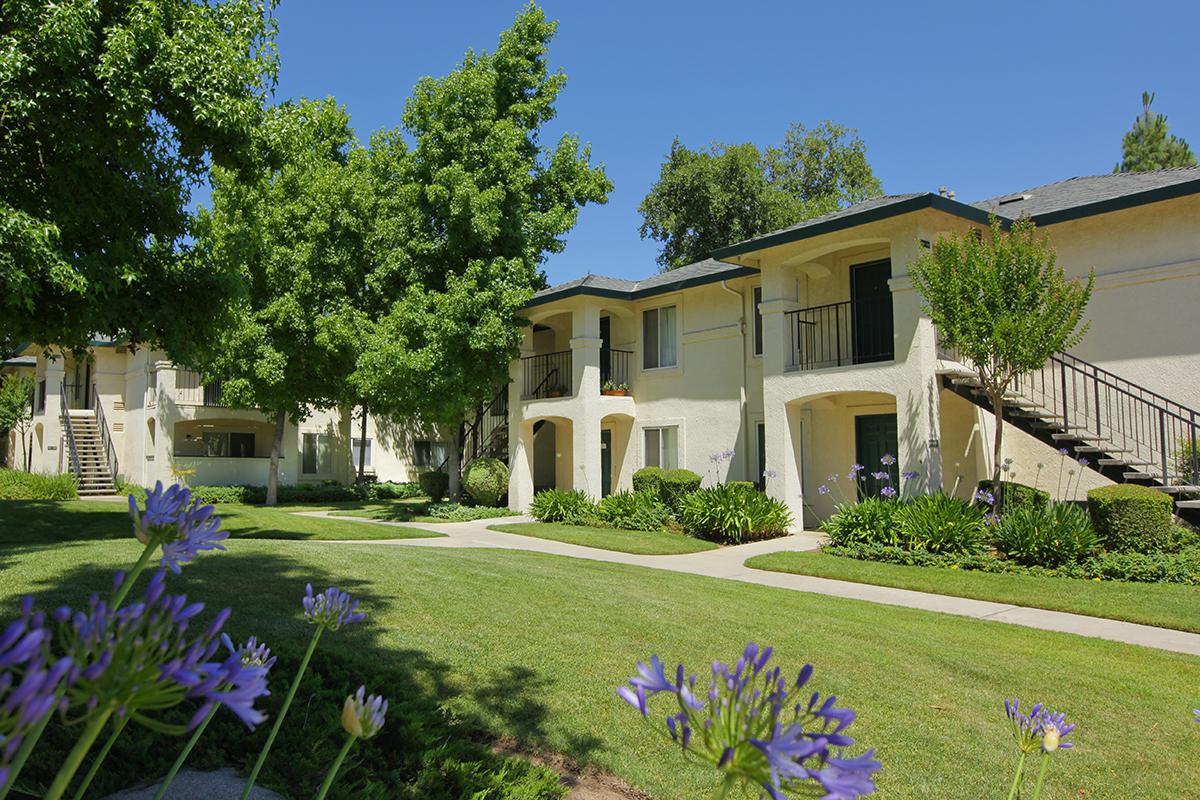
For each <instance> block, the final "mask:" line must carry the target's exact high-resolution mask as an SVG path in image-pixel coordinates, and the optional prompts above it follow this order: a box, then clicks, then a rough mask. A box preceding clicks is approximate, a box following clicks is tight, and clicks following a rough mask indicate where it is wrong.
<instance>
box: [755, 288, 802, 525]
mask: <svg viewBox="0 0 1200 800" xmlns="http://www.w3.org/2000/svg"><path fill="white" fill-rule="evenodd" d="M762 280H763V284H762V285H763V300H762V303H761V304H760V305H759V311H760V313H761V314H762V321H763V362H762V365H763V425H764V427H765V429H766V441H767V458H766V462H767V464H766V468H767V474H766V479H765V483H766V490H767V494H769V495H770V496H771V497H774V498H775V499H776V500H779V501H781V502H783V503H786V504H787V507H788V509H789V510H790V511H791V512H792V517H793V518H794V526H795V528H796V529H802V528H803V525H804V497H803V489H802V482H801V475H800V446H801V443H800V430H801V426H800V409H799V408H798V407H797V406H795V405H794V404H793V405H791V406H789V405H788V401H790V400H792V399H794V398H792V397H790V396H789V394H790V392H791V391H792V387H791V386H790V384H791V380H790V376H788V377H787V378H785V377H784V371H785V370H786V368H787V364H788V361H789V360H790V351H791V338H790V336H789V333H790V332H789V330H788V321H789V318H788V317H787V316H786V312H788V311H792V310H794V309H796V308H797V307H798V305H797V287H796V277H795V275H794V274H793V273H792V271H791V270H788V269H783V268H779V267H772V268H765V269H763V271H762Z"/></svg>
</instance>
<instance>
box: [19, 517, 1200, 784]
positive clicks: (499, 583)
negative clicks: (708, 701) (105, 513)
mask: <svg viewBox="0 0 1200 800" xmlns="http://www.w3.org/2000/svg"><path fill="white" fill-rule="evenodd" d="M43 514H44V515H45V520H44V522H43V524H44V525H45V526H47V527H55V526H63V525H68V524H77V523H78V522H80V521H81V519H82V518H81V517H79V516H76V515H74V514H73V513H72V512H71V511H67V510H65V509H64V508H56V507H54V506H47V507H46V508H45V509H44V511H43ZM316 522H317V523H318V524H327V523H329V522H330V521H329V520H317V521H316ZM2 527H4V528H5V531H6V536H7V535H8V527H7V526H6V525H5V526H2ZM71 538H74V539H76V541H72V542H68V543H65V544H58V545H53V546H41V547H32V548H27V549H26V550H25V551H24V552H20V553H14V552H13V551H12V550H11V549H7V548H6V549H4V550H0V608H4V609H10V610H12V609H15V600H16V597H17V596H19V595H20V594H22V593H25V592H34V593H35V594H36V595H37V596H38V603H39V605H40V606H42V607H52V606H54V605H57V604H60V603H75V604H77V603H79V602H81V600H82V599H83V598H84V597H86V596H87V594H88V593H89V592H92V591H97V592H106V591H107V590H108V589H109V587H110V585H111V579H112V573H113V571H114V570H116V569H118V568H125V567H128V565H129V564H130V563H132V561H133V560H134V559H135V558H136V556H137V554H138V552H139V546H138V545H137V543H136V542H135V541H133V540H132V539H130V538H128V536H125V537H123V538H121V539H120V540H119V541H86V540H85V537H83V536H81V535H77V536H74V537H71ZM228 545H229V551H228V552H226V553H213V554H204V555H202V556H201V557H200V558H199V559H198V560H197V562H196V563H195V564H193V565H190V566H187V567H185V568H184V571H183V574H182V575H180V576H178V577H171V578H170V579H169V587H170V589H171V590H172V591H185V592H187V593H188V594H189V596H190V597H192V598H193V599H197V600H203V601H205V602H207V603H208V604H209V607H210V608H209V610H210V611H212V610H214V609H216V608H220V607H222V606H224V605H230V606H233V608H234V609H235V613H234V616H233V619H232V620H231V622H230V623H229V625H228V626H227V627H228V629H229V632H230V633H231V635H233V636H234V638H235V639H237V638H241V637H244V636H246V635H248V634H251V633H254V634H257V635H259V636H261V637H263V638H264V639H265V640H266V641H267V642H268V643H269V644H270V645H271V646H272V647H273V648H276V649H280V650H286V651H289V652H291V653H293V654H295V653H297V652H299V651H300V650H301V649H302V648H303V646H304V644H305V643H306V642H307V640H308V637H309V635H310V634H311V628H310V627H309V626H308V625H306V624H305V623H304V622H303V620H302V617H301V606H300V597H301V596H302V594H303V591H304V584H305V583H306V582H309V581H311V582H312V583H313V584H314V585H315V586H318V587H320V586H326V585H330V584H336V585H339V586H342V587H344V588H346V589H347V590H348V591H350V592H351V593H352V594H354V595H355V596H356V597H358V598H359V599H360V600H361V601H362V607H363V609H364V610H365V611H366V612H367V615H368V616H367V619H366V621H364V622H363V623H362V624H361V625H357V626H354V627H352V628H348V629H345V630H342V631H339V632H337V633H336V634H329V635H327V636H326V638H324V639H322V642H321V646H320V648H319V649H318V654H317V658H320V653H321V651H323V650H325V649H326V648H337V649H340V650H347V651H353V652H356V653H358V654H360V655H363V656H364V657H367V658H372V659H386V660H389V661H394V662H395V663H396V664H400V665H404V666H405V667H407V668H409V669H410V671H411V674H412V675H413V676H414V677H413V685H411V686H403V685H401V686H389V687H373V688H378V689H380V690H383V691H384V692H385V693H388V692H390V693H398V694H400V693H405V692H433V693H435V694H436V695H437V696H438V697H441V698H443V699H444V701H445V703H446V705H447V707H448V708H449V709H451V710H461V711H462V712H463V713H469V714H471V715H472V716H473V717H474V716H476V715H477V716H479V717H480V718H482V719H483V721H484V722H485V724H487V725H488V726H489V727H490V728H491V729H492V730H493V731H494V732H495V733H496V734H498V735H508V736H514V737H516V738H518V739H519V740H521V741H522V742H523V743H525V744H526V745H528V746H540V747H546V748H552V749H554V750H557V751H560V752H562V753H565V754H568V755H570V756H573V757H575V758H578V759H580V760H582V761H586V762H590V763H594V764H596V765H598V766H600V767H601V768H604V769H607V770H609V771H611V772H613V773H615V774H617V775H619V776H621V777H623V778H624V779H626V780H628V781H630V782H631V783H633V784H634V785H635V786H637V787H639V788H641V789H643V790H645V791H647V792H649V793H650V794H651V795H653V796H654V797H656V798H660V800H677V799H678V800H683V799H684V798H687V799H688V800H691V799H692V798H697V797H707V796H709V795H710V793H711V790H712V788H713V786H712V776H713V773H712V771H711V770H706V769H703V768H700V767H696V766H693V765H690V764H689V763H688V762H685V761H684V760H683V759H682V758H681V757H680V755H679V753H678V750H677V747H674V746H672V745H671V744H670V742H669V741H668V740H667V739H666V738H665V736H663V735H661V732H660V731H659V730H657V729H656V728H659V727H662V724H661V718H662V717H663V716H665V715H666V714H667V713H669V712H670V711H671V709H670V703H669V702H668V701H667V700H668V699H667V698H657V700H658V701H660V702H654V703H653V709H654V712H655V713H654V715H653V717H652V725H651V726H648V725H647V724H646V722H645V721H644V720H642V718H641V717H640V716H639V715H638V714H637V713H636V712H635V711H634V710H633V709H631V708H629V706H627V705H626V704H625V703H623V702H622V701H620V700H619V699H618V698H617V696H616V694H615V692H614V689H615V687H616V686H617V685H618V684H620V683H621V682H623V681H624V680H625V679H627V678H628V677H629V675H631V674H633V672H634V662H635V661H636V660H637V659H639V658H643V659H644V658H647V657H648V656H649V655H651V654H652V653H657V654H659V655H660V656H662V657H663V658H664V659H666V660H667V661H668V663H669V664H674V663H675V662H676V661H683V662H685V663H686V664H687V665H688V666H689V667H690V668H691V669H693V670H695V671H696V672H697V673H698V674H699V675H700V676H701V677H700V680H701V681H702V682H703V681H704V680H705V677H704V676H705V674H706V673H707V672H708V664H709V663H710V661H711V660H712V659H714V658H722V659H733V658H735V657H736V656H737V654H738V653H739V652H740V650H741V648H742V647H743V646H744V645H745V643H746V641H747V640H750V639H752V640H754V641H756V642H759V643H761V644H770V645H773V646H774V647H775V648H776V654H777V659H778V661H779V663H781V664H782V665H785V666H786V667H787V669H788V671H789V672H793V671H795V670H798V669H799V667H800V666H801V665H802V664H803V663H805V662H806V661H810V662H812V663H813V664H814V665H815V667H816V673H815V675H814V678H813V680H812V686H813V688H815V689H819V690H820V691H822V692H827V693H833V694H836V695H837V696H838V698H839V704H845V705H848V706H850V707H852V708H854V709H855V710H856V711H857V712H858V714H859V716H858V720H857V721H856V722H855V723H854V725H853V726H852V727H851V729H850V731H851V732H852V733H853V734H854V735H855V736H856V738H857V739H858V741H859V742H860V743H861V745H862V746H864V747H875V748H876V749H877V752H878V756H879V758H880V759H881V760H882V761H883V764H884V769H883V771H882V772H881V773H880V776H879V785H880V792H879V794H878V796H879V797H881V798H883V799H884V800H890V799H891V798H983V797H1003V796H1004V794H1005V793H1006V792H1007V782H1008V779H1009V776H1010V775H1011V769H1012V767H1013V764H1014V756H1015V752H1014V746H1013V743H1012V739H1011V734H1010V732H1009V729H1008V727H1007V724H1006V722H1005V720H1004V716H1003V711H1002V706H1001V701H1002V698H1004V697H1006V696H1007V697H1013V696H1019V697H1021V698H1022V699H1023V700H1025V701H1026V702H1029V701H1031V700H1042V701H1044V702H1047V703H1049V704H1050V705H1051V706H1053V707H1055V708H1061V709H1063V710H1065V711H1066V712H1067V713H1068V715H1069V717H1070V719H1071V720H1072V721H1074V722H1077V723H1078V724H1079V728H1078V730H1076V731H1075V733H1074V734H1073V736H1072V738H1073V739H1074V741H1075V743H1076V747H1075V748H1074V749H1073V750H1070V751H1066V752H1063V753H1061V754H1059V755H1057V756H1055V758H1054V763H1053V766H1052V769H1051V771H1050V777H1049V781H1048V787H1047V790H1046V791H1045V793H1044V794H1043V797H1044V798H1046V800H1051V798H1053V799H1054V800H1068V798H1074V799H1077V798H1080V797H1088V798H1122V799H1123V800H1128V799H1129V798H1146V799H1147V800H1149V799H1150V798H1166V797H1171V798H1175V797H1179V798H1182V797H1194V796H1195V793H1196V787H1197V786H1198V785H1200V731H1198V730H1197V726H1196V724H1195V723H1194V722H1192V718H1193V715H1192V713H1191V709H1192V708H1194V707H1195V706H1196V705H1197V700H1200V659H1198V658H1193V657H1189V656H1183V655H1179V654H1175V653H1168V652H1164V651H1158V650H1150V649H1145V648H1138V647H1132V646H1128V645H1121V644H1117V643H1113V642H1106V641H1102V640H1098V639H1086V638H1082V637H1075V636H1070V635H1067V634H1058V633H1052V632H1047V631H1038V630H1032V629H1027V628H1021V627H1018V626H1012V625H1004V624H1001V623H994V622H983V621H978V620H970V619H963V618H958V617H952V616H945V615H938V614H933V613H928V612H922V611H915V610H909V609H902V608H896V607H891V606H880V605H873V604H870V603H865V602H859V601H851V600H842V599H838V598H830V597H824V596H820V595H813V594H807V593H802V592H792V591H786V590H782V589H774V588H769V587H762V586H755V585H751V584H745V583H741V582H736V581H725V580H719V579H713V578H703V577H698V576H691V575H683V574H676V573H671V572H666V571H660V570H653V569H648V568H641V567H629V566H624V565H617V564H607V563H601V562H593V561H586V560H581V559H571V558H561V557H555V556H548V555H543V554H536V553H527V552H519V551H496V550H475V549H462V550H459V549H455V550H440V549H426V548H407V547H404V548H402V547H388V546H383V545H375V544H371V543H369V542H368V543H360V544H330V543H323V542H319V541H317V542H289V541H270V540H261V539H253V538H237V539H233V540H231V541H229V542H228ZM0 616H5V615H0ZM7 616H11V613H10V614H9V615H7ZM5 618H6V617H5ZM0 622H3V620H2V619H0ZM276 680H277V681H279V680H283V678H277V679H276ZM277 688H280V689H281V687H277ZM354 688H355V687H353V686H348V687H347V692H349V691H351V690H353V689H354ZM331 735H333V733H331Z"/></svg>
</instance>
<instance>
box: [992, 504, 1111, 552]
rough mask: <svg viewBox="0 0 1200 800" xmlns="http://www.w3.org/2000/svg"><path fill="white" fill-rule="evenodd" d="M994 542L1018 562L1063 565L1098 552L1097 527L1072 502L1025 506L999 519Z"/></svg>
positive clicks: (1085, 513)
mask: <svg viewBox="0 0 1200 800" xmlns="http://www.w3.org/2000/svg"><path fill="white" fill-rule="evenodd" d="M994 543H995V545H996V548H997V549H998V550H1000V552H1002V553H1004V554H1005V555H1006V556H1008V557H1009V558H1011V559H1012V560H1014V561H1016V562H1017V563H1019V564H1024V565H1026V566H1031V567H1033V566H1036V567H1061V566H1063V565H1064V564H1073V563H1075V562H1077V561H1082V560H1083V559H1085V558H1087V557H1088V556H1090V555H1091V554H1092V553H1093V552H1094V551H1095V549H1096V530H1095V529H1094V528H1093V527H1092V523H1091V520H1089V519H1088V515H1087V512H1085V511H1084V510H1083V509H1082V508H1080V507H1079V506H1077V505H1075V504H1073V503H1051V504H1050V505H1048V506H1041V507H1028V506H1025V507H1021V508H1018V509H1016V510H1014V511H1010V512H1007V513H1005V514H1004V516H1002V517H1001V518H1000V522H999V524H997V526H996V532H995V538H994Z"/></svg>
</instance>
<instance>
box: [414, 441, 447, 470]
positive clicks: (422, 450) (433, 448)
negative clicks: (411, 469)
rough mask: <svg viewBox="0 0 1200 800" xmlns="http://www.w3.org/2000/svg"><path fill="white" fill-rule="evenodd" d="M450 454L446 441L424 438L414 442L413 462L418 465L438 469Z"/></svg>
mask: <svg viewBox="0 0 1200 800" xmlns="http://www.w3.org/2000/svg"><path fill="white" fill-rule="evenodd" d="M449 455H450V449H449V448H448V447H447V446H446V443H445V442H432V441H428V440H422V441H417V442H413V464H414V465H415V466H418V467H430V468H431V469H437V468H438V467H440V466H441V465H442V462H443V461H445V460H446V458H447V456H449Z"/></svg>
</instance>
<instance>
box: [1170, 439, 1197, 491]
mask: <svg viewBox="0 0 1200 800" xmlns="http://www.w3.org/2000/svg"><path fill="white" fill-rule="evenodd" d="M1193 465H1197V467H1198V468H1200V442H1198V441H1196V440H1195V439H1192V440H1191V441H1185V442H1183V444H1181V445H1179V448H1178V449H1177V450H1176V451H1175V474H1176V475H1178V476H1179V482H1180V483H1181V484H1183V485H1194V484H1195V483H1196V480H1200V476H1194V475H1193V474H1192V466H1193Z"/></svg>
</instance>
